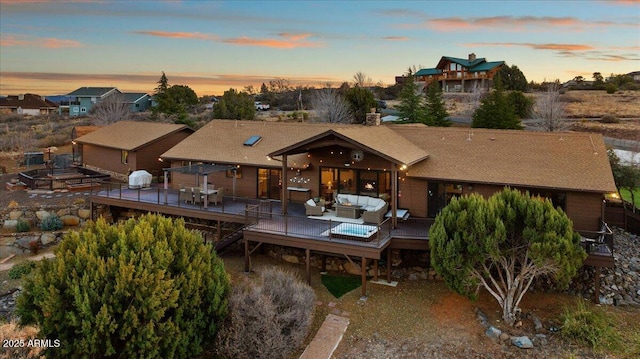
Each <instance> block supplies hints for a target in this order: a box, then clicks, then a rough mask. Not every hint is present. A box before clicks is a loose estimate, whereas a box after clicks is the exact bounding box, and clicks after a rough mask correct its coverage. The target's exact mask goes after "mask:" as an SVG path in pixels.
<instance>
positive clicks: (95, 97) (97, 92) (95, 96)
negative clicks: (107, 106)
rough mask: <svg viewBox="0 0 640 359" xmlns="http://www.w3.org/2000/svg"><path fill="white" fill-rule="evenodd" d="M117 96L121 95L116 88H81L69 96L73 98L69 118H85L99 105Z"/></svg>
mask: <svg viewBox="0 0 640 359" xmlns="http://www.w3.org/2000/svg"><path fill="white" fill-rule="evenodd" d="M115 94H121V92H120V90H118V89H117V88H115V87H80V88H79V89H77V90H75V91H73V92H71V93H69V94H68V95H67V96H69V97H71V100H70V104H69V116H85V115H87V114H88V113H89V111H91V108H93V106H95V105H96V104H97V103H99V102H101V101H104V100H105V99H106V98H107V97H109V96H111V95H115Z"/></svg>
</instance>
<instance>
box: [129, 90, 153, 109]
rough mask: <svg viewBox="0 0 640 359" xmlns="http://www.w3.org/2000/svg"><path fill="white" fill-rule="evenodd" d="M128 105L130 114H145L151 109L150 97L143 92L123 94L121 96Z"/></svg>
mask: <svg viewBox="0 0 640 359" xmlns="http://www.w3.org/2000/svg"><path fill="white" fill-rule="evenodd" d="M122 95H123V96H124V99H125V101H127V103H128V104H129V110H130V111H131V112H145V111H147V110H148V109H150V108H151V96H149V94H146V93H143V92H124V93H123V94H122Z"/></svg>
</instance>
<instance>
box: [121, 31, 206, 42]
mask: <svg viewBox="0 0 640 359" xmlns="http://www.w3.org/2000/svg"><path fill="white" fill-rule="evenodd" d="M133 33H134V34H138V35H149V36H156V37H166V38H169V39H197V40H217V39H218V37H217V36H214V35H206V34H202V33H199V32H169V31H134V32H133Z"/></svg>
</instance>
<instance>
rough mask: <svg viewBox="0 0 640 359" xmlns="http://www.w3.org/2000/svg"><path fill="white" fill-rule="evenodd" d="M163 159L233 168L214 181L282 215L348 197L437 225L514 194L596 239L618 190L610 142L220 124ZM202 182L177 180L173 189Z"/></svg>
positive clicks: (452, 131)
mask: <svg viewBox="0 0 640 359" xmlns="http://www.w3.org/2000/svg"><path fill="white" fill-rule="evenodd" d="M96 133H98V131H97V132H96ZM120 147H122V146H120ZM161 157H162V158H163V160H164V162H165V166H166V165H167V164H168V163H170V164H171V167H173V168H177V167H184V166H188V165H193V164H216V165H230V166H233V168H235V170H234V171H226V172H214V173H210V174H209V176H208V179H207V181H208V182H211V183H214V184H215V186H217V187H220V186H222V187H225V188H231V187H232V186H233V187H234V191H235V193H234V196H235V195H237V196H243V197H249V198H261V199H273V200H280V201H282V204H283V205H282V208H283V211H284V212H286V211H287V206H286V203H287V202H288V201H289V200H293V201H299V202H303V201H306V200H307V199H309V198H312V199H313V198H315V199H323V200H325V201H326V202H327V203H335V200H336V198H337V197H338V195H339V194H347V195H356V196H367V197H375V198H382V199H384V200H385V201H388V202H389V208H396V209H403V210H406V212H404V211H403V212H402V213H410V215H411V216H412V217H421V218H433V217H435V216H436V214H437V213H438V212H439V211H440V210H441V209H442V208H443V207H444V206H445V205H446V204H447V203H448V202H449V201H450V200H451V198H452V197H455V196H460V195H464V194H468V193H480V194H482V195H483V196H489V195H491V194H492V193H494V192H496V191H499V190H501V189H502V188H503V187H504V186H511V187H515V188H519V189H523V190H528V191H530V192H531V193H533V194H538V195H541V196H543V197H546V198H549V199H551V200H552V201H553V203H554V204H555V205H556V206H559V207H561V208H563V209H564V210H565V212H566V213H567V214H568V215H569V217H570V218H571V219H572V220H573V222H574V228H575V229H577V230H589V231H593V230H597V229H599V226H600V220H601V218H602V200H603V196H604V194H607V193H611V192H615V191H616V187H615V184H614V181H613V175H612V172H611V168H610V166H609V160H608V157H607V151H606V147H605V144H604V140H603V138H602V136H601V135H599V134H593V133H538V132H525V131H513V130H492V129H467V128H456V127H451V128H434V127H427V126H424V125H421V124H408V125H383V126H363V125H339V124H307V123H282V122H259V121H233V120H213V121H211V122H210V123H209V124H207V125H206V126H204V127H202V128H201V129H199V130H198V131H196V132H195V133H193V134H192V135H191V136H189V137H186V138H185V139H184V140H182V141H180V142H179V143H177V144H176V145H175V146H172V147H171V148H170V149H168V150H167V151H165V152H164V153H162V154H161ZM198 181H202V178H199V177H198V176H193V175H192V174H183V173H179V172H174V173H172V176H171V184H170V185H171V186H172V187H173V189H177V188H178V186H179V185H180V184H182V185H185V184H186V185H202V183H201V182H200V183H198ZM394 219H395V218H394Z"/></svg>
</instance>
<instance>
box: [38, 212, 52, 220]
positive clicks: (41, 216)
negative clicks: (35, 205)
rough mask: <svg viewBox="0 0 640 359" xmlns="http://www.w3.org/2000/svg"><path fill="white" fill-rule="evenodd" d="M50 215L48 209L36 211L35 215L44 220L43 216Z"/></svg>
mask: <svg viewBox="0 0 640 359" xmlns="http://www.w3.org/2000/svg"><path fill="white" fill-rule="evenodd" d="M50 215H51V213H50V212H49V211H44V210H42V211H36V217H38V219H39V220H41V221H42V220H44V219H45V218H48V217H49V216H50Z"/></svg>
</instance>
